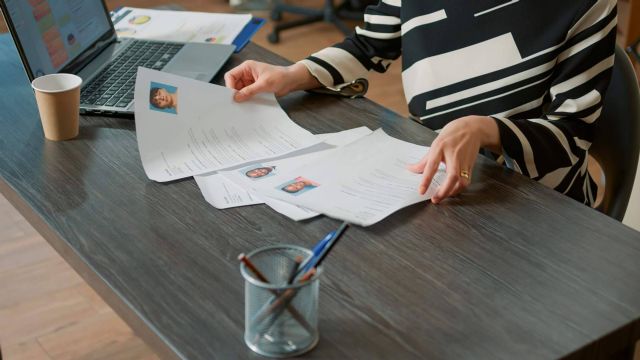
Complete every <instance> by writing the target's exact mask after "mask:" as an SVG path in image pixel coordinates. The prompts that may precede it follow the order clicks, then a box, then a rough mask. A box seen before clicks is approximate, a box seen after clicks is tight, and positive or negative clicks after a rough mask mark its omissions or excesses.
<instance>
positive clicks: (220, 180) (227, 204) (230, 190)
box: [194, 174, 320, 221]
mask: <svg viewBox="0 0 640 360" xmlns="http://www.w3.org/2000/svg"><path fill="white" fill-rule="evenodd" d="M194 179H195V180H196V183H197V184H198V187H199V188H200V191H201V192H202V196H204V198H205V200H206V201H207V202H208V203H209V204H211V205H213V206H214V207H215V208H217V209H228V208H232V207H239V206H248V205H257V204H265V203H266V204H267V205H268V206H269V207H271V208H272V209H273V210H275V211H277V212H279V213H280V214H282V215H284V216H287V217H288V218H290V219H292V220H295V221H300V220H306V219H310V218H312V217H315V216H318V215H320V214H318V213H317V212H315V211H311V210H307V209H305V208H302V207H300V206H296V205H293V204H289V203H286V202H284V201H280V200H275V199H269V198H267V199H265V200H262V199H261V198H260V197H259V196H258V195H255V194H252V193H251V192H249V191H247V190H244V189H243V188H241V187H240V186H238V185H236V184H235V183H233V182H232V181H231V180H228V179H227V178H226V177H224V176H222V175H220V174H211V175H207V176H194Z"/></svg>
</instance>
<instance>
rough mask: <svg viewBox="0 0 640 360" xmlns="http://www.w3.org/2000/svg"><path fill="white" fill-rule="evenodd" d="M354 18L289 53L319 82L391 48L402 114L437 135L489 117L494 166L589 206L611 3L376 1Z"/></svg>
mask: <svg viewBox="0 0 640 360" xmlns="http://www.w3.org/2000/svg"><path fill="white" fill-rule="evenodd" d="M364 21H365V24H364V26H363V27H357V28H356V31H355V33H353V34H352V35H351V36H349V37H347V38H346V39H345V40H344V41H343V42H341V43H338V44H335V45H334V46H331V47H329V48H326V49H323V50H321V51H319V52H317V53H315V54H313V55H312V56H309V57H308V58H307V59H305V60H302V61H301V63H303V64H304V65H306V67H307V68H308V69H309V71H310V72H311V73H312V74H313V76H315V77H316V78H317V79H318V80H319V81H320V82H321V83H322V84H323V85H324V86H327V87H336V86H338V85H340V84H344V83H349V82H352V81H354V80H357V79H363V78H366V77H367V73H368V72H369V71H370V70H375V71H378V72H384V71H386V70H387V68H388V67H389V65H390V64H391V63H392V62H393V60H395V59H398V58H399V57H400V55H402V69H403V70H402V82H403V87H404V92H405V96H406V100H407V104H408V107H409V112H410V113H411V117H412V118H413V119H415V120H417V121H419V122H421V123H422V124H423V125H425V126H427V127H429V128H431V129H434V130H436V131H437V130H439V129H441V128H442V127H444V126H445V125H446V124H447V123H448V122H450V121H452V120H454V119H457V118H459V117H462V116H466V115H484V116H492V117H493V118H494V119H495V120H496V122H497V124H498V128H499V131H500V137H501V142H502V155H503V157H502V158H503V159H504V164H505V166H507V167H509V168H510V169H513V170H515V171H517V172H520V173H522V174H524V175H526V176H529V177H530V178H532V179H534V180H537V181H539V182H541V183H542V184H544V185H547V186H549V187H551V188H554V189H556V190H557V191H560V192H562V193H564V194H566V195H568V196H570V197H572V198H574V199H576V200H578V201H580V202H583V203H585V204H588V205H592V204H593V203H594V200H595V197H596V187H595V184H594V182H593V180H592V179H591V177H590V176H589V173H588V171H587V154H588V150H589V147H590V145H591V143H592V142H593V138H594V136H595V134H594V133H593V127H594V122H595V121H598V118H599V117H600V112H601V109H602V99H603V97H604V94H605V91H606V89H607V86H608V84H609V79H610V77H611V69H612V66H613V60H614V49H615V37H616V21H617V12H616V1H615V0H535V1H534V0H511V1H509V0H473V1H470V0H429V1H427V0H382V1H380V2H379V3H378V4H377V5H375V6H369V7H368V8H367V10H366V13H365V15H364Z"/></svg>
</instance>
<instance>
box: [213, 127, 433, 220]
mask: <svg viewBox="0 0 640 360" xmlns="http://www.w3.org/2000/svg"><path fill="white" fill-rule="evenodd" d="M427 151H428V147H425V146H419V145H415V144H411V143H408V142H404V141H401V140H398V139H395V138H393V137H390V136H388V135H387V134H385V133H384V132H383V131H382V130H380V129H379V130H376V131H375V132H374V133H373V134H371V135H368V136H365V137H363V138H361V139H360V140H358V141H355V142H353V143H351V144H349V145H346V146H343V147H340V148H338V149H336V150H335V151H330V152H327V155H326V156H322V157H320V158H319V159H314V161H312V162H305V163H302V162H300V163H299V165H301V166H300V167H298V168H296V169H294V170H290V171H287V172H286V173H284V172H283V173H281V174H279V181H278V183H277V184H275V185H274V182H269V183H266V182H262V183H258V182H257V183H256V184H255V186H254V191H256V192H257V193H258V194H260V195H261V196H265V197H271V198H274V199H279V200H282V201H286V202H288V203H291V204H295V205H298V206H303V207H305V208H307V209H310V210H313V211H316V212H319V213H322V214H325V215H327V216H330V217H333V218H337V219H341V220H345V221H349V222H351V223H353V224H357V225H361V226H369V225H372V224H375V223H376V222H378V221H380V220H382V219H384V218H385V217H387V216H389V215H390V214H392V213H394V212H395V211H397V210H399V209H402V208H404V207H406V206H409V205H412V204H415V203H417V202H420V201H425V200H427V199H429V198H431V196H432V195H433V194H434V193H435V190H436V189H437V187H438V186H439V184H441V183H442V181H443V180H444V178H445V174H444V169H443V168H442V169H440V171H439V172H438V173H437V174H436V176H435V178H434V181H433V183H432V185H431V186H430V187H429V189H428V190H427V193H426V194H425V195H419V194H418V190H417V188H418V184H419V181H420V179H421V176H422V175H420V174H415V173H412V172H410V171H409V170H407V168H406V167H407V165H408V164H411V163H414V162H417V161H418V160H419V159H420V158H422V157H423V156H424V154H425V153H426V152H427ZM291 160H293V159H291ZM283 161H284V160H283ZM225 174H226V173H225ZM280 180H282V181H280Z"/></svg>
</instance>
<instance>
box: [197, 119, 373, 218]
mask: <svg viewBox="0 0 640 360" xmlns="http://www.w3.org/2000/svg"><path fill="white" fill-rule="evenodd" d="M370 133H371V130H369V129H368V128H366V127H360V128H355V129H350V130H345V131H341V132H338V133H332V134H319V135H316V137H318V138H319V139H322V140H323V141H324V142H325V143H326V144H328V145H330V147H329V148H328V149H335V148H336V147H337V146H343V145H346V144H348V143H350V142H353V141H355V140H357V139H359V138H360V137H362V136H366V135H368V134H370ZM324 151H327V150H320V151H318V154H322V153H323V152H324ZM318 154H316V153H311V154H303V155H298V156H297V157H299V158H301V159H302V160H298V162H295V164H298V163H299V161H308V160H311V159H312V157H311V156H322V155H318ZM310 155H311V156H310ZM305 159H306V160H305ZM272 163H274V164H276V165H277V166H278V167H279V168H280V169H286V165H287V164H286V161H285V159H280V160H274V161H273V162H272ZM258 165H259V163H256V164H253V165H250V166H248V167H254V168H255V167H259V166H258ZM240 170H242V169H235V170H230V171H229V172H231V173H232V174H235V173H239V174H240V173H241V172H240ZM278 171H280V170H278ZM264 172H265V170H263V171H262V173H264ZM252 174H253V175H259V171H254V172H253V173H252ZM266 175H268V174H266ZM275 175H276V174H275V172H274V173H273V174H272V176H275ZM194 178H195V179H196V182H197V184H198V187H199V188H200V191H201V192H202V194H203V196H204V198H205V199H206V200H207V202H209V203H210V204H211V205H213V206H214V207H216V208H218V209H227V208H230V207H236V206H246V205H255V204H260V203H266V204H267V205H268V206H270V207H271V208H272V209H273V210H275V211H277V212H279V213H281V214H283V215H285V216H287V217H289V218H291V219H293V220H296V221H300V220H306V219H310V218H312V217H314V216H317V215H319V214H318V213H317V212H314V211H311V210H308V209H305V208H302V207H299V206H296V205H292V204H289V203H286V202H283V201H280V200H276V199H271V198H263V197H260V196H259V195H257V194H255V193H253V192H252V191H250V189H251V188H252V185H253V184H252V181H253V180H252V179H261V178H262V179H269V178H270V177H269V176H263V177H257V178H256V177H253V178H249V177H247V176H246V174H243V175H240V177H239V182H238V179H234V180H232V179H228V178H227V177H225V176H224V175H223V173H222V172H221V173H214V174H206V175H198V176H194ZM276 181H278V180H276Z"/></svg>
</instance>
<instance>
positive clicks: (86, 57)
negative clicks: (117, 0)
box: [0, 0, 117, 81]
mask: <svg viewBox="0 0 640 360" xmlns="http://www.w3.org/2000/svg"><path fill="white" fill-rule="evenodd" d="M100 3H101V4H102V9H103V10H104V15H105V16H106V17H107V20H108V23H109V28H108V29H107V31H106V32H105V33H104V34H102V35H100V36H99V37H98V38H97V39H96V41H94V42H93V43H92V44H91V45H90V46H88V47H87V48H86V49H85V50H84V51H83V52H81V53H80V54H78V55H76V56H75V57H74V58H73V59H72V60H71V61H70V62H69V63H68V64H67V65H65V66H64V67H63V68H62V69H60V70H58V73H72V74H77V73H78V72H80V70H81V69H82V68H83V67H85V66H86V65H87V64H88V63H89V62H91V60H93V59H94V58H95V57H96V56H98V54H100V53H101V52H102V51H103V50H104V49H105V48H107V47H108V46H109V45H111V43H113V42H115V41H116V40H117V35H116V30H115V28H114V26H113V22H112V21H111V16H110V15H109V10H108V9H107V5H106V4H105V2H104V0H101V1H100ZM0 10H2V11H1V12H2V17H3V18H4V21H5V23H6V24H7V27H8V28H9V32H10V33H11V37H12V38H13V43H14V44H15V46H16V49H18V54H19V55H20V60H22V65H23V66H24V69H25V71H26V72H27V76H28V77H29V81H33V79H35V76H34V74H33V71H32V70H31V65H29V60H28V59H27V56H26V54H25V52H24V48H23V46H22V43H21V42H20V37H19V36H18V32H17V31H16V28H15V26H14V25H13V20H12V19H11V16H10V15H9V10H8V8H7V6H6V4H5V1H4V0H0Z"/></svg>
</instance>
